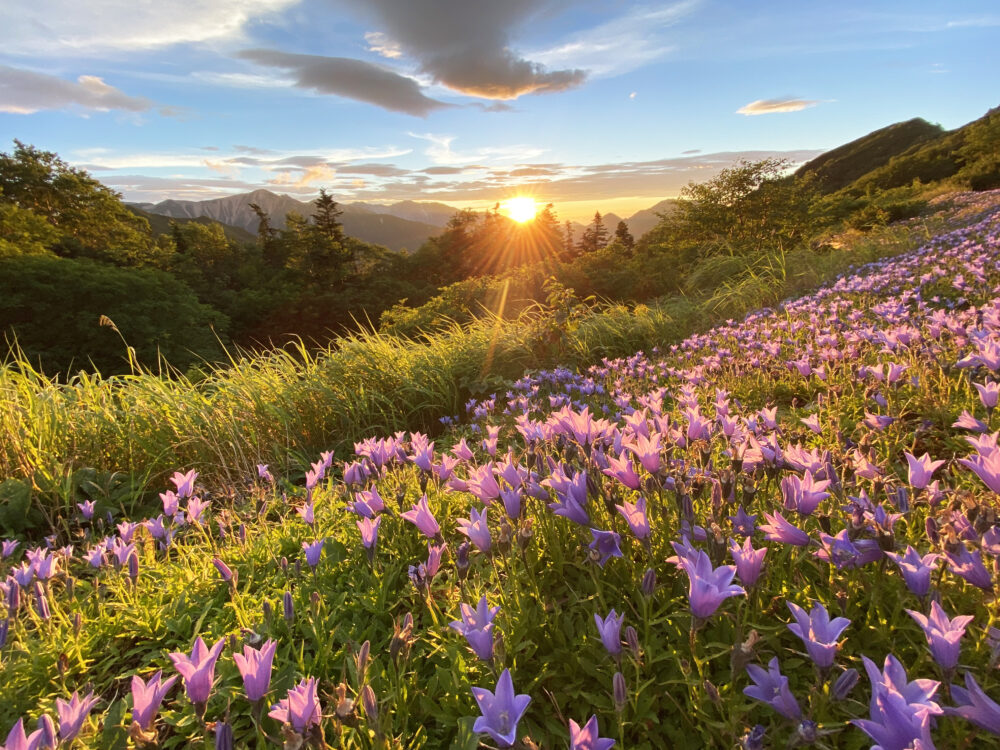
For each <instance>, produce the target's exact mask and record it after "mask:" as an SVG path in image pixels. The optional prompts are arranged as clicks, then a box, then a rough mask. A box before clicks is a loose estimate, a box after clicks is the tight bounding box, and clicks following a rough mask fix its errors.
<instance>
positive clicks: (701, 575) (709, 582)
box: [674, 544, 746, 619]
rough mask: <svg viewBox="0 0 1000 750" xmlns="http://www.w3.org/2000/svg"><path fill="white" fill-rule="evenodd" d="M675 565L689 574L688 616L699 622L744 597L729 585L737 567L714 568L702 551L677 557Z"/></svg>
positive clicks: (733, 585) (737, 587)
mask: <svg viewBox="0 0 1000 750" xmlns="http://www.w3.org/2000/svg"><path fill="white" fill-rule="evenodd" d="M674 546H675V548H676V547H677V546H678V545H676V544H675V545H674ZM677 564H678V565H680V567H682V568H684V572H686V573H687V574H688V581H689V585H688V599H689V601H690V605H691V614H692V615H693V616H694V617H696V618H698V619H705V618H708V617H711V616H712V615H713V614H714V613H715V610H717V609H718V608H719V605H720V604H722V602H723V601H725V600H726V599H728V598H729V597H731V596H740V595H744V594H746V591H745V590H744V589H743V587H742V586H737V585H735V584H733V583H732V580H733V577H734V576H735V575H736V567H735V566H733V565H720V566H719V567H718V568H713V567H712V561H711V559H709V557H708V555H707V554H705V552H703V551H702V550H699V549H694V548H691V553H690V556H688V557H685V556H684V555H680V556H679V557H678V563H677Z"/></svg>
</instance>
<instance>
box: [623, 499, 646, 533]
mask: <svg viewBox="0 0 1000 750" xmlns="http://www.w3.org/2000/svg"><path fill="white" fill-rule="evenodd" d="M615 507H616V508H617V509H618V512H619V513H621V515H622V518H624V519H625V521H626V523H628V527H629V528H630V529H631V530H632V533H633V534H635V538H636V539H646V538H647V537H649V516H648V515H647V514H646V498H645V497H640V498H639V499H638V500H637V501H636V502H635V503H630V502H629V501H628V500H626V501H625V502H624V504H622V505H616V506H615Z"/></svg>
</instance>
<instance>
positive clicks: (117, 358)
mask: <svg viewBox="0 0 1000 750" xmlns="http://www.w3.org/2000/svg"><path fill="white" fill-rule="evenodd" d="M0 321H3V322H4V325H3V336H4V337H5V338H6V340H7V342H8V343H10V344H14V343H16V346H17V347H18V348H19V349H20V352H19V353H18V355H17V356H19V357H24V358H25V360H26V361H28V362H32V363H34V366H36V367H37V366H39V365H38V363H39V362H41V363H44V367H45V369H46V370H47V371H49V372H51V373H54V374H58V373H67V372H71V371H74V370H79V369H92V368H104V369H108V370H112V371H120V370H122V369H124V370H125V371H128V370H130V369H131V368H133V367H134V366H136V365H137V364H142V365H144V366H145V367H149V368H154V369H155V368H157V367H158V365H159V362H160V360H161V358H164V359H166V360H167V361H169V362H170V363H171V364H172V365H173V366H175V367H180V368H185V367H187V366H188V365H190V364H191V363H193V362H195V361H200V360H202V359H203V358H206V357H207V358H215V357H218V356H219V353H220V352H219V346H218V341H217V338H216V332H217V333H218V335H220V336H224V335H225V333H226V327H227V325H228V322H227V320H226V318H225V317H223V316H222V315H220V314H219V313H218V312H216V311H214V310H212V309H211V308H208V307H206V306H204V305H201V304H199V303H198V301H197V299H196V298H195V296H194V294H193V293H192V292H191V290H190V289H189V288H188V287H187V286H186V285H185V284H184V283H182V282H180V281H178V280H177V279H175V278H173V277H172V276H170V275H168V274H166V273H163V272H162V271H157V270H154V269H130V268H114V267H112V266H107V265H103V264H99V263H96V262H94V261H91V260H87V259H68V258H55V257H46V256H27V255H23V256H15V257H11V258H0ZM102 321H105V322H102ZM123 339H124V340H123ZM126 341H127V344H126V343H125V342H126Z"/></svg>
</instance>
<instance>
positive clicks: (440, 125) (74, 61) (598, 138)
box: [0, 0, 1000, 223]
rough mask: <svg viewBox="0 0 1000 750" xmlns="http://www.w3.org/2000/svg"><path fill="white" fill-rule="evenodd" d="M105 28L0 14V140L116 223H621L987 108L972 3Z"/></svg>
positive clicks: (154, 19) (501, 11) (196, 10)
mask: <svg viewBox="0 0 1000 750" xmlns="http://www.w3.org/2000/svg"><path fill="white" fill-rule="evenodd" d="M101 7H102V12H101V13H94V12H93V9H92V8H91V9H89V10H88V9H87V8H82V7H80V6H78V5H73V4H69V3H67V2H65V0H40V1H39V2H35V3H32V4H31V5H30V6H28V5H27V4H21V6H20V7H17V8H14V9H13V10H12V11H11V12H9V14H8V15H9V18H8V23H7V24H6V25H5V28H4V29H2V30H0V42H3V44H2V46H0V50H2V51H0V92H2V98H0V139H2V140H3V141H4V144H5V145H4V146H3V149H4V150H6V149H7V148H9V144H11V143H12V141H13V139H15V138H17V139H19V140H21V141H23V142H26V143H29V144H32V145H34V146H36V147H38V148H41V149H43V150H47V151H53V152H56V153H58V154H59V155H60V157H62V158H63V159H64V160H66V161H67V162H69V163H70V164H72V165H74V166H77V167H81V168H84V169H87V170H88V171H89V172H90V173H91V174H92V175H93V176H94V177H96V178H97V179H99V180H101V182H103V183H104V184H106V185H108V186H109V187H111V188H112V189H114V190H116V191H118V192H120V193H121V194H122V195H123V197H124V199H125V200H127V201H129V202H137V203H144V202H148V203H158V202H160V201H162V200H166V199H176V200H210V199H213V198H220V197H225V196H227V195H235V194H239V193H245V192H250V191H252V190H255V189H267V190H270V191H272V192H275V193H283V194H286V195H290V196H291V197H293V198H296V199H298V200H309V199H310V197H311V196H315V195H316V194H317V193H318V191H319V189H320V188H325V189H327V190H328V192H330V193H331V194H332V195H333V196H334V197H335V198H336V199H337V201H338V202H340V203H352V202H368V203H378V204H391V203H395V202H399V201H402V200H413V201H417V202H441V203H446V204H448V205H453V206H455V207H456V208H474V209H482V208H485V207H488V206H492V205H493V204H494V203H497V202H502V201H504V200H506V199H509V198H511V197H514V196H517V195H528V196H531V197H534V198H535V199H536V200H537V201H538V202H539V203H540V204H542V205H544V204H546V203H552V204H553V205H554V206H555V208H556V211H557V212H558V214H559V218H560V219H561V220H565V219H570V220H573V221H578V222H580V223H585V222H586V221H589V218H592V217H593V214H594V211H595V210H596V211H600V212H601V213H602V214H604V213H615V214H617V215H620V216H622V217H628V216H630V215H632V214H634V213H635V212H636V211H639V210H642V209H645V208H649V207H650V206H652V205H654V204H656V203H657V202H659V201H661V200H664V199H668V198H676V197H677V196H678V195H679V193H680V191H681V189H682V188H683V187H684V186H685V185H687V184H688V183H689V182H691V181H694V182H701V181H704V180H706V179H710V178H712V177H714V176H715V175H717V174H718V173H719V172H720V171H721V170H722V169H723V168H725V167H728V166H732V164H734V163H735V162H736V161H738V160H739V159H751V160H754V159H762V158H767V157H772V156H774V157H779V158H786V159H789V160H790V161H791V162H793V163H795V164H801V163H803V162H805V161H807V160H808V159H810V158H812V157H813V156H816V155H818V154H819V153H822V152H823V151H826V150H829V149H831V148H835V147H837V146H839V145H841V144H843V143H847V142H849V141H851V140H854V139H856V138H858V137H861V136H863V135H865V134H867V133H869V132H871V131H873V130H877V129H879V128H882V127H886V126H888V125H891V124H892V123H894V122H899V121H902V120H909V119H911V118H914V117H923V118H924V119H926V120H928V121H930V122H936V123H939V124H941V125H942V126H943V127H945V128H946V129H953V128H956V127H959V126H961V125H963V124H965V123H966V122H969V121H971V120H974V119H976V118H977V117H979V116H981V115H982V114H983V113H985V112H986V111H987V110H988V109H990V108H991V107H992V106H994V105H995V104H996V102H995V101H994V100H993V99H992V98H991V97H993V96H995V95H994V94H993V93H992V91H991V87H990V86H989V85H988V84H989V82H990V81H989V78H988V71H989V70H991V69H994V68H996V67H997V65H998V64H1000V52H998V45H996V44H995V36H996V30H997V28H998V27H1000V13H997V11H996V8H995V5H993V4H991V3H989V2H986V1H985V0H967V1H965V2H956V3H951V4H949V5H948V6H947V7H940V6H939V5H938V4H933V3H907V2H902V1H901V0H892V1H891V2H886V3H883V4H881V5H880V7H879V8H878V9H872V8H870V7H869V6H868V5H867V4H866V3H863V2H860V0H856V1H854V2H846V3H836V4H833V3H817V4H801V3H795V2H791V0H782V2H772V3H768V4H766V5H764V6H759V5H758V6H753V7H748V6H745V5H744V4H741V3H736V2H733V1H732V0H681V1H679V2H672V3H667V4H662V5H656V4H654V5H649V4H643V3H640V2H634V0H626V1H625V2H622V3H616V4H615V5H614V6H613V7H612V8H608V7H607V6H606V5H604V4H599V3H596V2H593V1H592V0H577V1H575V2H572V1H570V0H546V1H545V2H542V3H528V2H512V3H507V4H503V5H498V4H491V3H486V2H464V1H462V0H435V2H432V3H422V4H417V3H409V4H399V3H394V2H391V0H377V1H376V2H370V3H359V2H356V0H225V2H218V3H213V4H211V6H210V7H205V6H203V5H200V4H197V3H193V2H190V0H181V1H180V2H178V3H175V4H172V5H171V6H170V7H168V8H167V7H161V6H156V7H153V6H149V7H140V8H132V7H131V6H130V5H128V4H126V3H124V2H123V0H102V4H101ZM108 19H113V20H114V21H115V23H114V24H110V25H109V24H108V23H107V20H108ZM442 49H447V50H448V52H447V53H444V52H441V50H442Z"/></svg>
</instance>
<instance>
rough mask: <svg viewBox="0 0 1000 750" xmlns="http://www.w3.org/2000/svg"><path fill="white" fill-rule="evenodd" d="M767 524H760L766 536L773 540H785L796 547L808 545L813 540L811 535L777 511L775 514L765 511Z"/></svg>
mask: <svg viewBox="0 0 1000 750" xmlns="http://www.w3.org/2000/svg"><path fill="white" fill-rule="evenodd" d="M764 518H766V519H767V523H766V524H762V525H761V526H760V530H761V531H763V532H764V538H765V539H767V540H768V541H772V542H783V543H785V544H791V545H794V546H796V547H807V546H809V543H810V542H811V541H812V540H811V539H810V537H809V535H808V534H807V533H806V532H804V531H803V530H802V529H800V528H798V527H797V526H794V525H792V524H790V523H789V522H788V521H786V520H785V518H784V517H783V516H782V515H781V513H779V512H778V511H775V512H774V513H773V514H771V513H765V514H764Z"/></svg>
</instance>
